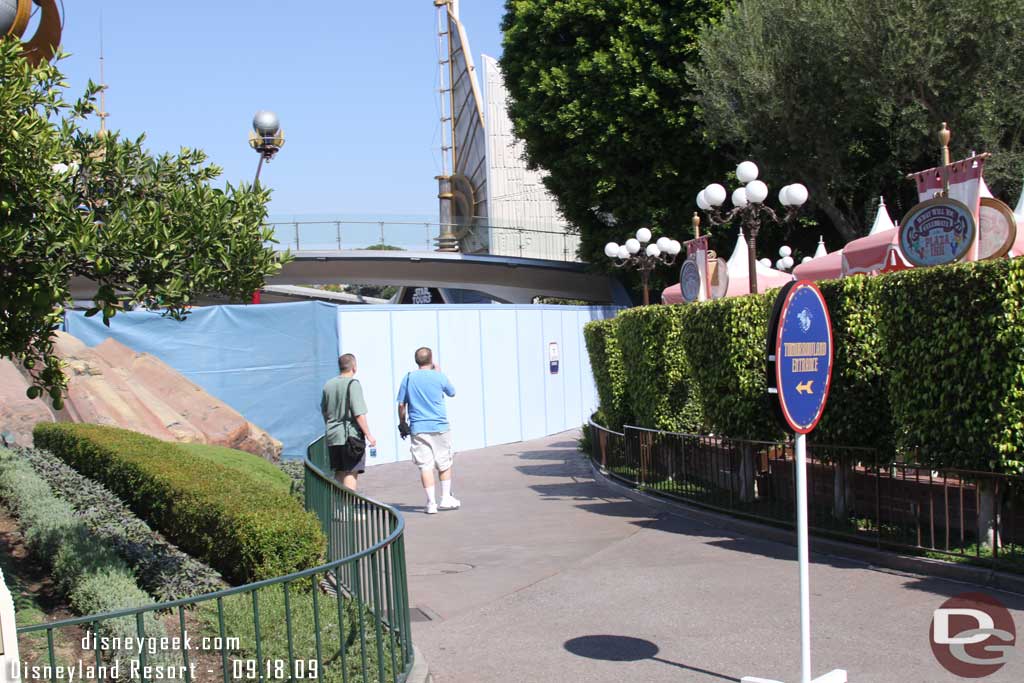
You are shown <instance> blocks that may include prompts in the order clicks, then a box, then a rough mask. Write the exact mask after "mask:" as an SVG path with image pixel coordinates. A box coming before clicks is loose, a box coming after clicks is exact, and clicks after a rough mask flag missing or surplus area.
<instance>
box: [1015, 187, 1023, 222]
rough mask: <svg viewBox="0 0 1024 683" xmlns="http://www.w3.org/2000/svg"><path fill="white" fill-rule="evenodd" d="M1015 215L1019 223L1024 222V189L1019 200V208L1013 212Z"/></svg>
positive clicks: (1021, 190)
mask: <svg viewBox="0 0 1024 683" xmlns="http://www.w3.org/2000/svg"><path fill="white" fill-rule="evenodd" d="M1013 214H1014V215H1015V216H1016V217H1017V220H1018V221H1024V187H1022V188H1021V189H1020V199H1018V200H1017V208H1016V209H1014V210H1013Z"/></svg>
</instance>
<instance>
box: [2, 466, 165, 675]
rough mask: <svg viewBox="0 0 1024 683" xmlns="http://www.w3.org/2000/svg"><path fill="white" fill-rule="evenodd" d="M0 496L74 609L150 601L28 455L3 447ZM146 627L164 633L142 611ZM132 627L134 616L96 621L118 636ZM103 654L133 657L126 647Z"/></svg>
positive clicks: (90, 609) (100, 610)
mask: <svg viewBox="0 0 1024 683" xmlns="http://www.w3.org/2000/svg"><path fill="white" fill-rule="evenodd" d="M0 499H2V500H3V502H4V503H5V504H6V505H7V506H8V507H9V508H10V510H11V512H12V513H13V514H14V515H15V516H16V517H17V519H18V527H19V528H20V529H21V531H22V533H23V534H24V536H25V543H26V545H27V546H28V548H29V550H30V551H31V553H32V558H33V559H34V560H35V561H36V562H39V563H40V564H42V565H43V566H45V567H48V568H50V569H51V573H52V576H53V580H54V583H55V584H56V586H57V588H58V590H59V591H60V592H61V594H62V595H65V596H67V599H68V602H69V603H70V605H71V607H72V608H73V609H74V610H75V612H77V613H78V614H81V615H87V614H97V613H103V612H113V611H116V610H121V609H128V608H131V607H142V606H145V605H149V604H152V602H153V601H152V599H151V598H150V597H149V595H147V594H146V593H145V591H143V590H142V589H141V588H139V586H138V585H137V584H136V582H135V577H134V576H133V575H132V571H131V569H129V568H128V566H127V565H126V564H125V562H124V560H122V559H121V558H120V557H118V555H117V554H116V553H115V552H114V551H113V550H112V549H111V548H109V547H108V546H107V545H106V544H105V543H103V542H102V541H101V540H99V539H98V538H97V537H96V536H94V535H93V534H92V533H91V532H90V531H89V529H88V528H87V527H86V526H85V523H84V522H83V521H82V520H81V519H80V518H78V517H76V516H75V513H74V510H73V509H72V508H71V505H70V504H69V503H68V502H67V501H65V500H63V499H61V498H58V497H57V496H56V495H55V494H54V492H53V490H52V489H51V488H50V486H49V485H48V484H47V483H46V482H45V481H43V480H42V478H40V476H39V475H38V474H36V473H35V471H33V469H32V466H31V465H30V464H29V463H28V461H27V460H25V459H23V458H21V457H19V456H18V455H17V454H16V453H14V452H12V451H9V450H6V449H3V448H0ZM145 627H146V635H148V636H153V637H157V638H160V637H162V636H164V635H165V630H164V628H163V625H162V624H161V623H160V622H159V621H158V620H157V619H156V618H155V617H154V615H153V614H147V615H146V617H145ZM136 628H137V626H136V622H135V618H134V617H123V618H119V619H109V620H107V621H102V622H99V629H100V633H101V634H102V635H105V636H111V637H116V638H125V637H128V636H135V635H136V634H137V631H136ZM106 654H107V655H109V656H122V657H124V656H127V657H129V658H131V655H130V653H128V652H110V653H106Z"/></svg>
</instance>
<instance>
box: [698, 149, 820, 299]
mask: <svg viewBox="0 0 1024 683" xmlns="http://www.w3.org/2000/svg"><path fill="white" fill-rule="evenodd" d="M757 174H758V169H757V164H755V163H754V162H753V161H744V162H743V163H741V164H740V165H739V166H737V167H736V178H737V179H738V180H739V181H740V182H741V183H743V187H738V188H736V189H735V190H733V193H732V204H733V209H732V210H731V211H729V212H723V211H722V209H721V206H722V205H723V204H724V203H725V196H726V192H725V187H723V186H722V185H719V184H718V183H712V184H711V185H708V186H707V187H705V188H704V189H703V190H701V191H700V193H699V194H698V195H697V206H698V207H700V209H701V210H702V211H704V212H705V213H706V214H707V216H708V220H709V221H710V222H711V224H712V225H724V224H726V223H730V222H732V220H733V219H734V218H737V217H738V218H739V219H740V221H741V223H742V225H743V230H744V232H745V233H746V235H747V245H748V247H749V249H750V259H749V267H750V271H749V272H750V293H751V294H756V293H757V233H758V231H759V230H760V229H761V221H762V218H767V219H768V220H770V221H772V222H774V223H785V222H787V221H790V220H792V219H793V218H794V217H795V216H796V213H797V211H798V210H799V209H800V207H801V206H802V205H803V204H804V202H806V201H807V188H806V187H804V186H803V185H801V184H800V183H793V184H792V185H786V186H785V187H784V188H782V189H781V190H780V191H779V203H780V204H782V206H784V207H785V209H786V213H785V214H783V215H782V217H780V216H779V215H778V214H777V213H775V211H774V210H772V208H771V207H769V206H766V205H765V204H764V201H765V200H766V199H767V198H768V186H767V185H765V184H764V183H763V182H762V181H760V180H758V179H757ZM783 258H791V257H790V256H789V255H788V254H787V255H786V256H785V257H783Z"/></svg>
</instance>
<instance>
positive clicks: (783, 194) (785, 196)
mask: <svg viewBox="0 0 1024 683" xmlns="http://www.w3.org/2000/svg"><path fill="white" fill-rule="evenodd" d="M792 203H793V202H791V201H790V200H789V185H786V186H785V187H783V188H782V189H781V190H779V204H782V205H783V206H789V205H790V204H792Z"/></svg>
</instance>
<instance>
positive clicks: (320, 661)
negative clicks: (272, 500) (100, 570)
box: [18, 437, 413, 683]
mask: <svg viewBox="0 0 1024 683" xmlns="http://www.w3.org/2000/svg"><path fill="white" fill-rule="evenodd" d="M326 450H327V449H326V446H325V445H324V441H323V437H321V438H320V439H317V440H316V441H314V442H313V443H312V444H310V446H309V449H308V451H307V457H306V459H305V462H304V464H305V480H304V484H305V501H306V509H307V510H309V511H311V512H313V513H314V514H316V516H317V518H318V519H319V520H320V524H321V527H322V529H323V530H324V534H325V535H326V537H327V545H328V548H327V562H326V563H325V564H322V565H320V566H318V567H313V568H311V569H306V570H303V571H299V572H295V573H292V574H288V575H287V576H279V577H276V578H273V579H267V580H264V581H257V582H255V583H250V584H247V585H245V586H238V587H235V588H229V589H225V590H221V591H217V592H214V593H208V594H206V595H201V596H196V597H191V598H184V599H180V600H173V601H170V602H163V603H159V604H153V605H146V606H140V607H136V608H132V609H123V610H118V611H116V612H107V613H105V614H93V615H89V616H84V617H76V618H72V619H63V620H60V621H54V622H47V623H42V624H35V625H32V626H22V627H19V628H18V640H19V649H20V650H21V660H22V661H28V662H30V663H31V665H33V666H38V667H46V666H49V667H51V670H50V674H49V675H45V671H44V670H43V669H42V668H40V669H38V670H36V671H35V672H33V671H29V672H28V673H29V678H40V679H44V680H45V679H46V678H53V679H54V680H57V679H59V678H61V676H58V675H57V669H56V667H58V666H69V665H70V666H81V667H83V668H82V669H80V670H79V672H78V673H77V674H76V675H77V677H78V678H81V679H83V680H85V679H88V678H92V679H93V680H101V681H102V680H111V681H113V680H137V681H151V680H159V679H161V678H171V676H169V675H168V674H169V673H171V672H173V673H176V674H177V675H175V676H174V678H175V679H178V680H184V681H188V682H191V681H203V682H206V681H223V682H224V683H228V682H229V681H239V680H254V681H275V680H287V681H300V680H316V681H331V682H332V683H333V682H334V681H339V682H341V683H348V682H349V681H352V682H353V683H355V682H356V681H362V682H363V683H384V682H385V681H392V682H394V683H401V682H403V681H405V679H406V676H407V675H408V672H409V670H410V669H411V667H412V663H413V650H412V637H411V628H410V620H409V599H408V589H407V584H406V565H405V545H404V538H403V532H404V530H405V522H404V520H403V519H402V516H401V515H400V514H399V513H398V511H397V510H395V509H394V508H392V507H391V506H388V505H385V504H383V503H379V502H377V501H374V500H372V499H370V498H367V497H365V496H362V495H360V494H358V493H355V492H353V491H349V490H348V489H345V488H343V487H342V486H340V485H339V484H338V483H337V482H335V481H334V479H333V478H332V477H331V476H330V474H328V472H329V471H330V469H329V467H328V465H327V453H326ZM126 637H131V638H137V639H143V640H141V641H137V642H136V643H131V645H132V647H125V645H126V644H128V643H127V641H126V640H125V638H126ZM86 638H88V640H86ZM103 638H106V639H107V641H106V642H103V641H102V640H101V639H103ZM161 638H166V639H167V640H165V641H161V640H160V639H161ZM43 639H45V641H44V642H41V641H42V640H43ZM114 639H118V640H116V641H115V640H114ZM175 639H177V640H175ZM138 642H141V643H142V644H143V647H142V648H141V649H140V648H138V647H135V646H136V645H137V643H138ZM151 644H152V645H153V647H150V645H151ZM104 645H106V646H107V647H103V646H104ZM115 661H116V662H118V666H117V670H116V671H114V670H113V667H114V662H115ZM88 667H95V668H94V669H92V675H91V676H90V671H89V669H88ZM146 667H150V669H148V670H147V669H146ZM65 671H66V670H65ZM33 673H37V674H39V675H32V674H33ZM161 674H163V675H161ZM23 678H24V676H23ZM63 678H64V679H65V680H66V679H67V675H66V673H65V675H64V676H63Z"/></svg>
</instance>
